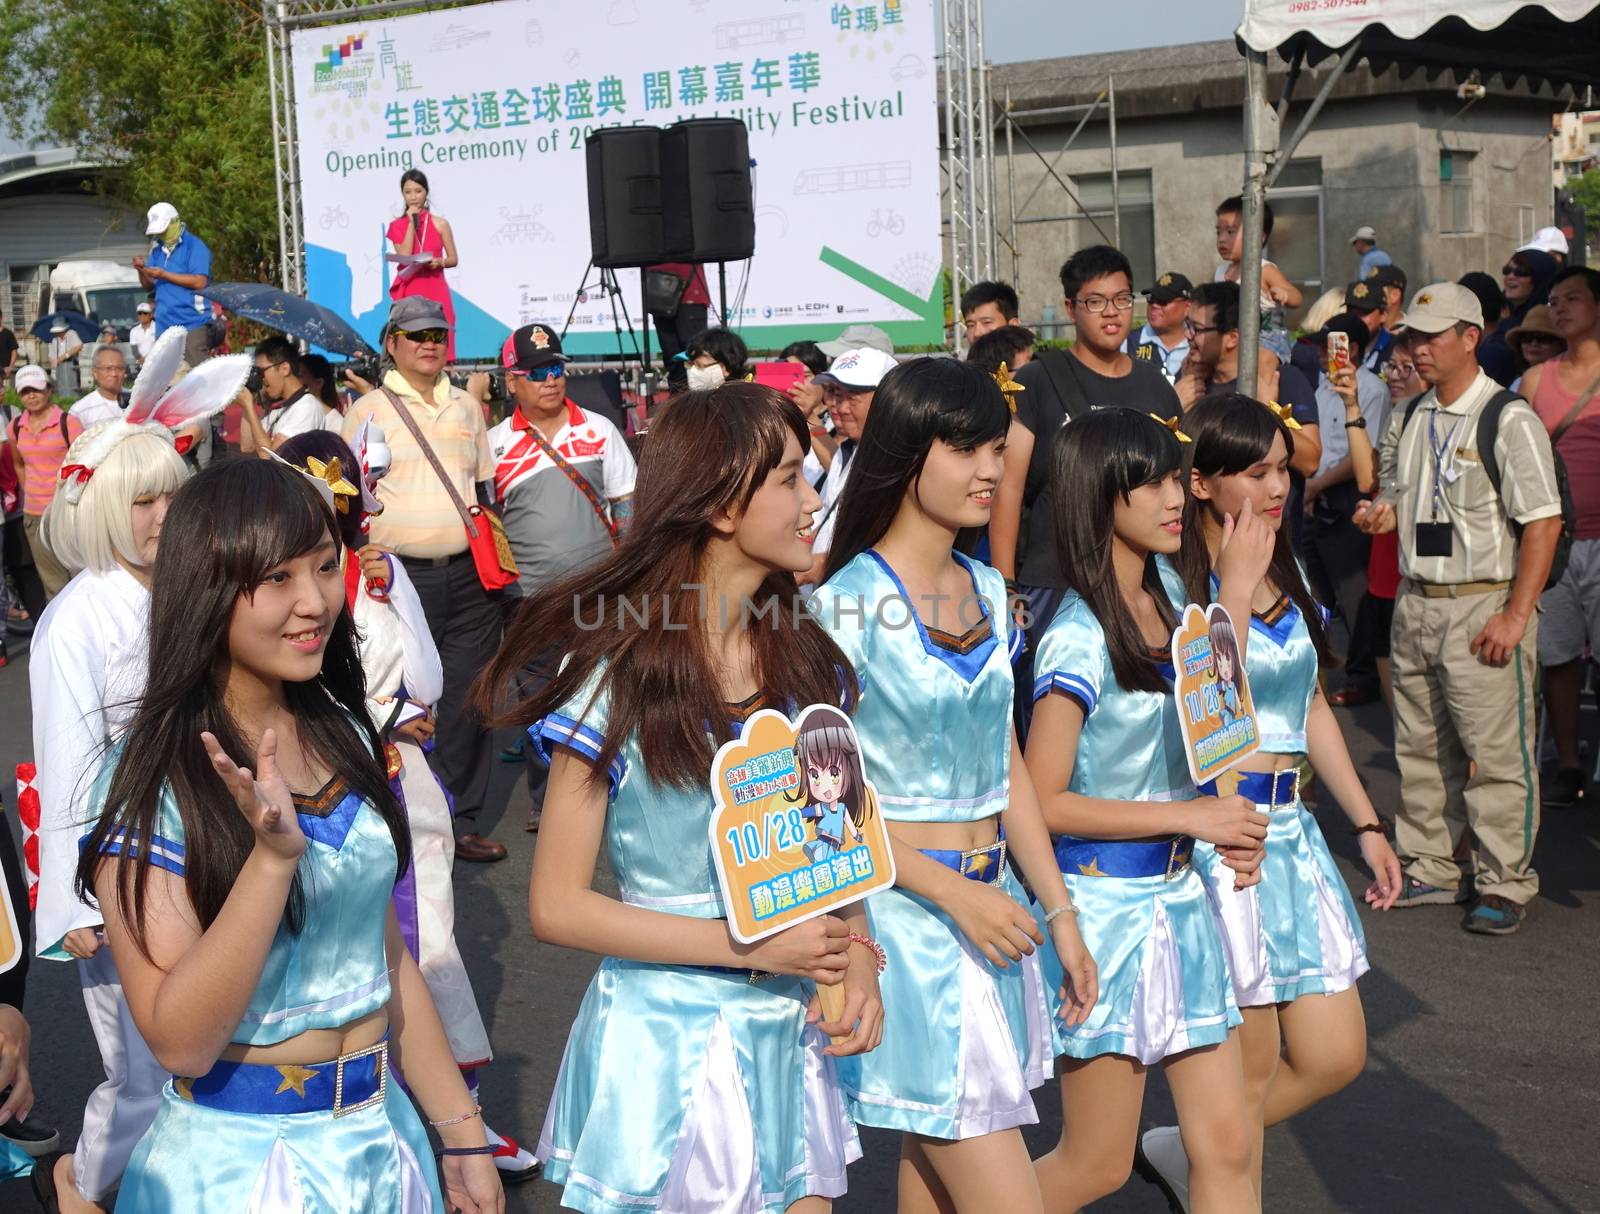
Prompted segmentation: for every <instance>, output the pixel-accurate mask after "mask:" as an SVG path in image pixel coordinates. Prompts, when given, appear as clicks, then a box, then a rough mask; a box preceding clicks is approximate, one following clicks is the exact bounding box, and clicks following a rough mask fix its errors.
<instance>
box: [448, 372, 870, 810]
mask: <svg viewBox="0 0 1600 1214" xmlns="http://www.w3.org/2000/svg"><path fill="white" fill-rule="evenodd" d="M790 435H793V436H794V437H795V439H796V440H797V441H798V442H799V444H800V448H801V450H802V451H803V450H805V449H807V447H808V446H809V444H810V435H809V433H808V431H807V428H806V421H805V418H804V416H803V415H802V414H801V412H800V410H799V409H798V408H796V407H795V405H794V402H792V401H791V400H789V398H788V397H786V396H784V395H783V394H782V393H779V392H776V391H774V390H773V389H771V388H767V387H763V386H761V385H759V384H754V383H746V382H743V381H740V382H735V383H728V384H723V385H722V386H721V387H719V388H716V389H713V390H712V391H709V392H686V393H683V394H681V395H679V396H677V397H675V398H674V399H673V400H672V401H671V403H670V404H669V405H668V406H667V408H666V409H665V410H664V412H663V413H662V415H661V417H660V418H659V419H657V420H656V421H655V423H654V424H653V425H652V426H651V428H650V433H649V436H648V437H647V438H646V439H645V441H644V444H643V447H642V449H641V451H640V460H639V479H638V485H637V487H636V489H635V492H634V516H633V523H632V525H631V526H629V528H628V529H627V531H625V532H624V533H623V535H622V541H621V544H620V545H619V546H618V547H617V548H615V549H614V550H613V551H612V552H611V553H610V555H609V556H606V557H605V558H603V559H602V560H600V561H598V562H596V563H594V564H592V565H589V566H587V567H585V568H584V569H582V570H580V571H578V572H576V573H574V574H572V575H570V576H568V577H566V578H563V579H562V580H561V581H559V582H557V583H555V584H554V585H552V586H550V587H548V588H546V589H545V590H542V591H540V592H539V593H538V594H536V595H534V596H533V597H531V598H529V599H528V600H527V601H526V602H524V603H523V604H522V606H521V608H520V609H519V610H518V612H517V616H516V619H515V620H514V621H513V623H512V624H511V626H510V627H509V628H508V629H507V630H506V635H505V639H504V641H502V642H501V645H500V650H499V652H498V653H496V654H495V656H494V660H493V661H492V662H490V663H489V665H488V666H487V667H486V668H485V669H484V671H483V673H482V674H481V675H479V677H478V680H477V682H476V684H475V685H474V687H473V699H474V702H475V703H476V704H477V706H478V707H479V709H480V711H482V712H483V714H484V715H485V717H488V718H490V719H492V720H493V721H494V723H495V724H497V725H520V726H528V725H531V724H533V723H534V722H535V721H538V720H539V719H540V718H542V717H544V716H546V715H548V714H549V713H551V712H554V711H558V710H559V711H563V712H565V713H567V715H569V716H572V717H573V718H574V719H578V720H581V719H582V718H583V716H584V715H585V714H586V713H587V712H588V711H589V709H590V708H591V707H592V706H593V704H594V703H595V702H596V700H598V699H600V698H601V697H605V698H606V700H607V702H608V703H609V710H608V712H607V720H606V722H605V727H604V729H602V730H600V731H599V732H601V733H602V734H603V735H604V739H605V740H604V744H603V745H602V746H601V748H600V756H599V759H598V761H597V762H596V763H595V764H594V778H595V779H602V778H604V776H603V773H604V772H605V770H606V769H607V767H609V766H610V764H611V762H612V760H613V759H614V758H615V757H616V755H617V752H618V751H619V750H620V749H621V748H622V746H623V744H624V743H625V742H626V741H627V740H628V738H629V737H630V736H632V735H634V734H635V733H637V735H638V739H639V750H640V753H641V755H642V756H643V758H644V766H645V771H646V773H647V774H648V775H649V777H650V779H651V780H653V781H655V782H657V783H660V784H670V785H675V786H677V787H680V788H693V787H695V786H703V785H705V783H706V782H707V780H708V779H709V777H710V772H711V763H712V760H713V758H714V757H715V755H716V749H717V746H718V745H719V743H720V742H721V741H722V740H725V739H727V738H730V737H732V736H733V723H734V718H733V714H732V713H731V712H730V711H729V706H728V704H727V703H726V702H725V700H724V698H723V690H722V687H721V686H720V684H719V682H718V678H717V669H716V664H715V663H714V662H713V661H712V657H711V652H710V649H709V648H708V646H707V644H706V637H705V630H704V629H703V628H702V627H700V626H699V623H700V621H701V620H702V619H703V614H704V612H705V611H706V610H708V609H713V610H714V609H717V607H716V605H711V606H710V607H709V608H708V605H707V604H706V603H705V601H704V600H705V596H706V589H705V587H704V586H703V584H702V580H703V579H702V574H703V565H704V557H705V554H706V549H707V547H708V545H709V544H710V542H711V539H712V536H713V535H714V532H713V529H712V520H713V519H714V518H715V517H716V516H717V514H718V513H719V512H721V511H724V510H742V509H744V508H745V507H747V506H748V505H749V504H750V499H751V498H752V497H753V496H754V495H755V492H756V490H757V489H759V488H760V487H761V485H762V483H763V482H764V481H765V480H766V477H767V474H768V473H769V472H771V471H772V470H773V469H774V468H776V467H777V466H778V465H779V464H780V463H781V462H782V461H783V453H784V447H785V444H786V442H787V440H788V437H789V436H790ZM740 606H741V607H742V605H740ZM757 606H758V607H770V608H772V610H769V611H767V612H766V613H765V614H760V615H746V616H745V617H744V618H745V622H746V631H747V632H748V634H749V636H750V642H751V646H752V648H753V651H754V656H755V670H756V675H757V677H758V679H759V681H760V686H761V688H762V690H763V691H765V692H766V693H767V694H768V695H769V696H771V697H772V698H773V699H774V700H776V701H777V702H779V703H780V704H783V703H790V704H799V705H803V704H811V703H827V704H836V703H839V702H841V698H842V699H843V700H844V701H845V702H847V703H853V702H854V700H855V696H856V691H857V687H856V681H855V675H854V673H853V672H852V670H851V667H850V663H849V662H848V660H846V658H845V656H844V654H843V653H841V652H840V650H839V647H838V646H837V645H835V644H834V643H833V641H832V639H831V638H830V637H829V636H828V635H827V633H825V632H824V631H823V630H822V628H821V627H820V626H819V625H818V624H817V622H816V621H815V620H814V619H813V618H812V617H811V616H810V615H809V614H808V613H807V612H806V611H804V610H803V609H802V608H801V606H800V600H799V589H798V587H797V586H796V584H795V580H794V575H793V574H792V573H787V572H778V571H774V572H772V573H769V574H768V575H767V576H766V578H765V579H763V581H762V583H761V588H760V590H759V591H758V592H757ZM665 621H670V622H671V626H670V627H663V626H662V625H663V623H664V622H665ZM686 625H687V626H686ZM550 650H554V651H556V652H559V653H562V654H564V655H565V657H566V660H565V662H564V663H563V665H562V667H561V669H560V671H559V672H558V673H557V674H556V676H555V677H554V678H553V679H551V680H550V682H549V683H548V684H547V685H546V686H545V687H543V688H542V689H540V690H538V691H536V692H534V693H533V694H531V695H526V696H522V697H521V698H520V699H519V698H517V690H518V689H517V681H518V676H519V674H520V672H521V671H522V669H523V668H524V667H525V666H527V665H528V664H529V663H530V662H531V661H532V660H533V659H534V658H535V656H536V655H538V654H540V653H544V652H547V651H550ZM596 676H598V684H597V687H596V690H595V693H594V695H593V696H592V697H591V698H590V699H589V700H588V702H587V703H586V704H584V705H582V706H580V707H578V708H573V707H571V706H570V705H571V702H572V700H573V698H574V697H575V696H576V695H577V694H578V692H579V690H580V689H581V688H583V687H584V685H585V684H586V683H588V682H589V680H590V679H591V678H593V677H596Z"/></svg>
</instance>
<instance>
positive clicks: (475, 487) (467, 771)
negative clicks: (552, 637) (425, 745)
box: [343, 295, 506, 862]
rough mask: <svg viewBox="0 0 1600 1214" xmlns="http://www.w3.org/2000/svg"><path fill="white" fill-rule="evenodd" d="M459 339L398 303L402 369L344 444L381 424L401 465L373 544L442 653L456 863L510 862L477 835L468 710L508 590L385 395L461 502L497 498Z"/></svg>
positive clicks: (439, 317) (387, 349) (476, 775)
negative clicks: (448, 363) (494, 584)
mask: <svg viewBox="0 0 1600 1214" xmlns="http://www.w3.org/2000/svg"><path fill="white" fill-rule="evenodd" d="M449 332H450V329H449V323H448V322H447V321H446V320H445V316H444V310H443V309H442V308H440V306H439V305H438V304H437V303H435V302H434V301H433V300H431V299H427V298H424V297H423V296H420V295H413V296H410V297H408V298H406V299H401V300H397V301H396V302H395V304H394V306H393V307H392V308H391V309H390V310H389V320H388V323H387V324H386V325H385V327H384V339H383V348H384V353H385V354H386V355H387V356H388V358H389V359H390V360H392V362H393V366H392V367H391V368H390V369H389V370H388V371H387V372H386V373H385V374H384V377H383V381H382V384H381V386H380V387H379V388H377V389H375V390H374V391H372V392H368V393H367V394H366V395H365V396H363V397H361V399H360V400H358V401H356V403H355V404H353V405H352V406H350V410H349V412H347V413H346V414H345V418H344V428H343V433H344V438H345V441H346V442H350V441H352V440H353V439H354V437H355V434H356V431H357V430H358V429H360V427H361V423H362V422H363V421H365V420H366V419H367V418H368V417H371V418H372V419H373V420H374V421H375V422H376V423H377V424H378V425H379V426H381V427H382V428H383V433H384V435H385V437H386V439H387V441H388V444H389V451H390V453H391V456H392V460H393V462H392V463H391V464H390V468H389V474H388V475H387V476H385V477H384V478H383V480H381V481H379V482H378V497H379V499H380V500H381V501H382V502H383V513H382V514H378V515H375V516H374V517H373V519H372V542H373V543H375V544H378V545H380V546H382V547H384V548H387V549H389V550H390V551H392V552H394V554H395V555H396V556H397V557H398V558H399V559H400V563H401V564H402V565H404V566H405V567H406V572H407V573H408V574H410V576H411V581H412V583H413V584H414V585H415V586H416V588H417V595H418V597H420V598H421V600H422V610H423V612H424V613H425V614H426V615H427V617H428V627H429V629H430V630H431V631H432V633H433V640H434V644H435V645H437V646H438V647H439V658H440V661H441V662H442V663H443V665H444V696H443V698H442V699H441V700H440V701H439V704H438V708H437V711H438V732H437V733H436V734H435V735H434V751H433V761H434V764H435V766H436V768H437V770H438V773H439V778H440V780H442V781H443V782H444V786H445V787H446V788H447V789H448V790H449V791H450V795H451V797H452V799H453V800H454V804H455V827H456V857H457V858H458V859H461V860H471V861H477V862H483V861H489V860H503V859H504V858H505V855H506V849H505V845H504V844H502V843H498V842H496V841H495V840H493V839H485V838H484V837H483V836H482V835H481V834H479V833H478V813H479V811H480V810H481V809H482V808H483V801H484V796H485V794H486V793H487V791H488V786H489V767H490V762H491V760H492V757H493V756H492V753H491V748H492V740H491V736H490V733H489V731H488V729H487V728H485V726H484V723H483V720H482V718H480V717H479V716H478V714H477V713H475V712H474V711H472V709H471V707H470V706H469V704H468V699H467V692H468V689H469V688H470V687H471V685H472V680H473V679H474V678H475V677H476V676H477V673H478V671H479V670H481V669H482V668H483V667H484V665H485V664H487V663H488V661H489V659H490V658H491V657H493V656H494V651H495V649H496V648H497V647H498V646H499V644H500V629H501V619H502V612H503V607H502V603H501V592H500V591H498V590H497V591H492V592H491V591H488V590H485V589H484V588H483V584H482V583H481V582H480V581H479V580H478V573H477V569H476V568H475V566H474V565H473V562H472V554H471V553H470V552H469V551H468V550H467V533H466V528H465V527H464V526H463V524H462V521H461V515H460V513H459V512H458V511H457V510H456V507H455V504H454V503H453V502H452V501H451V499H450V493H449V491H448V490H447V489H446V488H445V486H444V484H443V482H442V481H441V480H440V479H439V475H438V473H436V472H435V471H434V468H433V465H432V463H431V462H430V461H429V459H428V457H427V455H426V454H425V453H424V452H423V449H422V447H421V445H420V444H419V443H418V442H417V440H416V438H415V437H413V435H412V433H411V430H410V428H409V427H408V426H407V425H406V424H405V422H404V421H403V420H402V419H401V417H400V415H399V413H398V411H397V409H396V407H395V405H394V404H393V403H392V402H391V401H390V399H389V397H388V395H387V393H386V392H385V391H384V389H387V390H388V391H389V392H392V393H394V394H395V396H397V397H398V398H399V399H400V401H401V402H402V404H403V406H404V408H405V410H406V412H407V413H408V414H409V415H410V417H411V418H412V420H413V421H415V422H416V424H417V428H418V429H419V430H420V431H421V432H422V435H423V437H424V438H426V440H427V442H428V445H429V446H430V447H431V448H432V449H433V452H434V454H435V455H436V456H438V458H439V463H440V464H441V465H442V466H443V468H444V470H445V472H446V474H447V475H448V476H449V477H450V482H451V484H452V485H453V486H454V488H455V491H456V493H457V495H458V496H459V497H460V498H461V500H462V501H463V502H465V503H466V504H468V505H472V504H473V503H475V502H478V501H480V500H483V501H487V500H489V499H488V498H487V497H486V496H485V497H480V492H479V485H481V484H484V483H485V482H489V481H492V480H493V478H494V465H493V464H492V463H491V462H490V460H489V446H488V442H487V439H486V433H487V432H486V428H485V426H484V421H483V407H482V406H481V405H480V404H479V403H478V401H477V400H475V399H474V398H473V397H471V396H469V395H467V394H466V393H465V392H463V391H461V390H460V389H459V388H456V387H455V386H453V385H452V384H451V383H450V380H449V378H448V377H447V376H446V375H445V346H446V340H447V338H448V337H449Z"/></svg>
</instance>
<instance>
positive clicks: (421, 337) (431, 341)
mask: <svg viewBox="0 0 1600 1214" xmlns="http://www.w3.org/2000/svg"><path fill="white" fill-rule="evenodd" d="M399 333H400V336H401V337H403V338H405V339H406V340H407V341H409V342H413V343H415V344H416V345H419V346H426V345H435V346H442V345H444V343H445V340H446V339H447V338H448V337H449V336H450V330H448V329H401V330H399Z"/></svg>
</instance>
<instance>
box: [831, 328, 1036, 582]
mask: <svg viewBox="0 0 1600 1214" xmlns="http://www.w3.org/2000/svg"><path fill="white" fill-rule="evenodd" d="M1010 427H1011V407H1010V406H1009V405H1007V404H1006V398H1005V397H1004V396H1002V395H1001V394H1000V387H999V385H998V384H996V383H995V382H994V377H993V376H992V375H986V374H984V373H983V372H982V371H980V370H979V369H978V368H977V367H975V366H973V365H972V364H971V363H964V362H958V361H957V360H956V359H953V358H915V359H912V360H911V361H910V362H905V363H901V364H900V365H899V366H898V367H896V368H895V369H894V370H892V371H890V372H889V374H887V375H885V376H884V377H883V382H881V383H880V384H879V385H878V387H877V390H876V391H875V392H874V393H873V396H872V408H871V410H870V411H869V412H868V413H867V424H866V428H865V429H864V430H863V431H862V433H861V445H860V447H859V448H858V449H857V450H856V454H855V458H854V459H853V460H852V462H851V466H850V479H849V480H847V481H846V482H845V487H844V495H843V496H842V497H841V498H840V499H839V505H838V507H837V509H838V511H839V520H838V522H837V523H835V524H834V531H833V544H832V546H831V547H830V548H829V549H828V566H827V571H826V573H824V574H823V580H824V581H826V580H827V579H828V578H831V577H832V576H833V575H834V574H835V573H838V572H839V570H841V569H843V568H844V567H845V566H846V565H848V564H849V563H850V562H851V561H852V560H854V559H855V558H856V557H857V556H859V555H860V554H861V553H863V552H865V551H866V550H867V549H868V548H871V547H872V546H873V545H874V544H876V543H877V542H878V541H879V540H881V539H882V538H883V536H884V533H885V532H887V531H888V530H889V524H890V523H892V522H894V516H895V514H896V513H897V512H898V511H899V509H900V503H901V502H902V501H903V500H904V499H905V496H906V493H907V492H908V491H909V490H910V488H911V486H913V485H914V484H916V483H917V478H918V477H919V476H921V475H922V466H923V464H925V463H927V460H928V452H929V451H930V450H931V449H932V448H933V444H934V440H935V439H939V440H941V441H943V442H945V443H947V444H948V445H950V446H952V447H954V448H955V449H956V450H958V451H970V450H972V449H973V448H974V447H979V446H982V445H983V444H984V443H992V442H993V441H994V440H995V439H997V438H1000V437H1002V436H1003V435H1004V434H1005V433H1006V431H1007V430H1009V429H1010Z"/></svg>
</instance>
